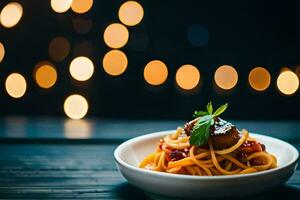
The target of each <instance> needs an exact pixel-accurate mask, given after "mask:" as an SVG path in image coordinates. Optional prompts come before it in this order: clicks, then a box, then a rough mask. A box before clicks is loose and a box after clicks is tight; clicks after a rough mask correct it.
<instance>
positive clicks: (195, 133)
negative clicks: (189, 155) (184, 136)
mask: <svg viewBox="0 0 300 200" xmlns="http://www.w3.org/2000/svg"><path fill="white" fill-rule="evenodd" d="M212 120H213V115H206V116H203V117H201V118H200V119H199V120H198V121H197V122H196V124H195V125H194V127H193V129H192V133H191V137H190V144H191V145H195V146H201V145H203V144H206V143H207V141H208V137H209V134H210V126H211V123H212Z"/></svg>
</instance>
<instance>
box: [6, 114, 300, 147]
mask: <svg viewBox="0 0 300 200" xmlns="http://www.w3.org/2000/svg"><path fill="white" fill-rule="evenodd" d="M232 122H233V123H234V124H236V126H237V127H238V128H240V129H241V128H246V129H248V130H249V131H250V132H257V133H261V134H265V135H269V136H273V137H277V138H280V139H284V140H287V141H290V142H300V134H299V132H300V120H294V121H238V120H233V121H232ZM183 123H184V122H183V121H157V120H146V121H145V120H104V119H86V120H68V119H59V118H28V117H6V118H1V119H0V139H1V138H2V139H4V138H22V139H23V138H27V139H28V138H29V139H36V138H37V139H40V138H42V139H46V138H48V139H49V138H50V139H62V138H71V139H107V140H108V141H113V142H115V140H116V141H123V140H127V139H129V138H132V137H135V136H138V135H143V134H146V133H151V132H156V131H162V130H171V129H176V127H177V126H182V125H183ZM50 142H51V141H50Z"/></svg>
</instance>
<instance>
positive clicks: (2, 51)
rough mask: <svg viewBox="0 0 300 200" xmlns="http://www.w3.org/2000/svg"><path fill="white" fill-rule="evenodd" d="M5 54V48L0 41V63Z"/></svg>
mask: <svg viewBox="0 0 300 200" xmlns="http://www.w3.org/2000/svg"><path fill="white" fill-rule="evenodd" d="M4 56H5V48H4V45H3V44H2V43H1V42H0V63H1V62H2V60H3V58H4Z"/></svg>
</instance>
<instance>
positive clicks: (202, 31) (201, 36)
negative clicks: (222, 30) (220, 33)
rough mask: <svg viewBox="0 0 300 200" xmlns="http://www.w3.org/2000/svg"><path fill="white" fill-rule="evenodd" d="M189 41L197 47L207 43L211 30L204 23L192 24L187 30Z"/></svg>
mask: <svg viewBox="0 0 300 200" xmlns="http://www.w3.org/2000/svg"><path fill="white" fill-rule="evenodd" d="M187 38H188V41H189V42H190V43H191V44H192V45H193V46H196V47H199V46H203V45H206V44H207V42H208V40H209V32H208V30H207V28H205V27H204V26H202V25H194V26H191V27H190V28H189V30H188V32H187Z"/></svg>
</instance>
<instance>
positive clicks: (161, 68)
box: [144, 60, 168, 85]
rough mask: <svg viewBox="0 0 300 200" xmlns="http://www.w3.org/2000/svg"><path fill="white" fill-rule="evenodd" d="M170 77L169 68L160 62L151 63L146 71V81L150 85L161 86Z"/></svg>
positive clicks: (153, 61)
mask: <svg viewBox="0 0 300 200" xmlns="http://www.w3.org/2000/svg"><path fill="white" fill-rule="evenodd" d="M167 77H168V68H167V66H166V64H165V63H163V62H162V61H160V60H152V61H150V62H149V63H148V64H147V65H146V66H145V69H144V79H145V81H146V82H147V83H149V84H150V85H161V84H163V83H164V82H165V81H166V80H167Z"/></svg>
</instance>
